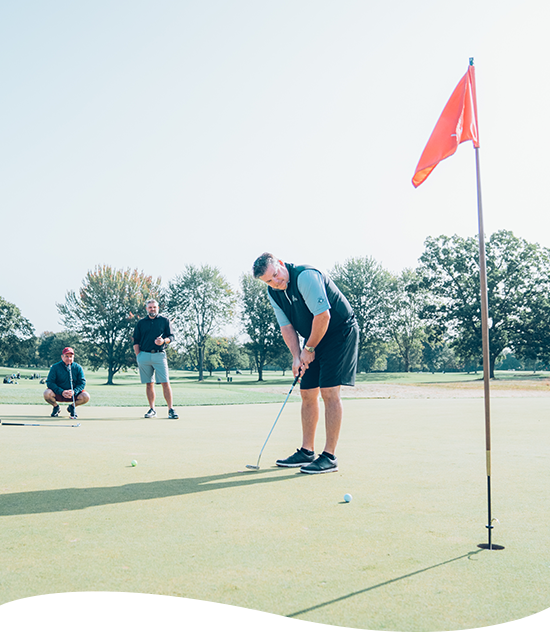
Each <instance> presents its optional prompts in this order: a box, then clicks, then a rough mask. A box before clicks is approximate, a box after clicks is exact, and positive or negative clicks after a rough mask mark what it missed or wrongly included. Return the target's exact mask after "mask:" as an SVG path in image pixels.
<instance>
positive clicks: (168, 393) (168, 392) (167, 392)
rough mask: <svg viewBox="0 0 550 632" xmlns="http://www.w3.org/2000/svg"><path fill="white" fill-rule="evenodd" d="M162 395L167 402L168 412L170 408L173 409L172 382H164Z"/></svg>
mask: <svg viewBox="0 0 550 632" xmlns="http://www.w3.org/2000/svg"><path fill="white" fill-rule="evenodd" d="M162 393H163V395H164V399H165V400H166V405H167V406H168V410H170V408H172V387H171V386H170V382H162Z"/></svg>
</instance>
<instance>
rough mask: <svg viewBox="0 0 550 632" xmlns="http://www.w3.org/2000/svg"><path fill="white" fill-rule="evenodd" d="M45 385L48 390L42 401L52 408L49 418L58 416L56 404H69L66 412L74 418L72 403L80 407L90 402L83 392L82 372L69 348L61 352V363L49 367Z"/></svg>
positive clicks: (84, 380)
mask: <svg viewBox="0 0 550 632" xmlns="http://www.w3.org/2000/svg"><path fill="white" fill-rule="evenodd" d="M46 384H47V386H48V388H47V389H46V390H45V391H44V399H45V400H46V401H47V402H48V404H51V405H52V406H53V410H52V412H51V417H58V416H59V412H60V410H61V409H60V407H59V404H58V402H65V403H68V402H69V405H68V406H67V412H68V413H69V415H70V416H71V417H73V418H74V417H77V414H76V411H75V409H74V406H73V401H74V403H75V405H76V406H82V405H83V404H87V403H88V402H89V401H90V396H89V395H88V393H87V392H86V391H85V390H84V387H85V386H86V378H85V377H84V370H83V369H82V367H81V366H80V364H77V363H76V362H75V361H74V351H73V349H71V347H65V348H64V349H63V351H62V352H61V361H60V362H56V363H55V364H53V365H52V366H51V368H50V372H49V373H48V377H47V378H46Z"/></svg>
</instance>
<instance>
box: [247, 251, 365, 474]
mask: <svg viewBox="0 0 550 632" xmlns="http://www.w3.org/2000/svg"><path fill="white" fill-rule="evenodd" d="M253 272H254V277H255V278H257V279H261V280H262V281H264V283H267V285H268V286H269V287H268V290H267V291H268V296H269V300H270V302H271V304H272V305H273V309H274V310H275V315H276V317H277V322H278V323H279V326H280V328H281V334H282V336H283V339H284V341H285V343H286V345H287V347H288V348H289V349H290V352H291V353H292V358H293V361H292V373H293V374H294V377H296V376H297V375H301V380H300V394H301V396H302V411H301V414H302V447H301V448H299V449H298V450H297V451H296V452H295V453H294V454H293V455H291V456H289V457H288V458H287V459H279V460H278V461H276V463H277V465H278V466H280V467H299V468H300V472H303V473H304V474H322V473H325V472H337V471H338V461H337V459H336V456H335V451H336V445H337V443H338V437H339V434H340V427H341V425H342V400H341V399H340V386H343V385H345V386H354V385H355V373H356V370H357V351H358V343H359V327H358V326H357V322H356V320H355V316H354V314H353V310H352V309H351V306H350V304H349V302H348V300H347V299H346V297H345V296H344V295H343V294H342V292H340V290H339V289H338V288H337V287H336V285H335V284H334V282H333V281H332V280H331V279H330V278H329V277H328V276H327V275H326V274H323V273H322V272H320V271H319V270H317V269H316V268H313V267H312V266H308V265H300V266H297V265H294V264H292V263H283V261H281V260H280V259H275V257H274V256H273V255H272V254H271V253H269V252H264V253H263V254H262V255H260V256H259V257H258V258H257V259H256V261H255V262H254V266H253ZM298 336H301V337H302V338H303V339H304V341H305V344H304V347H303V349H301V348H300V341H299V338H298ZM319 393H320V394H321V397H322V399H323V402H324V405H325V428H326V443H325V449H324V451H323V452H322V453H321V454H320V455H319V456H318V457H317V458H315V452H314V440H315V431H316V429H317V423H318V421H319V412H320V409H319Z"/></svg>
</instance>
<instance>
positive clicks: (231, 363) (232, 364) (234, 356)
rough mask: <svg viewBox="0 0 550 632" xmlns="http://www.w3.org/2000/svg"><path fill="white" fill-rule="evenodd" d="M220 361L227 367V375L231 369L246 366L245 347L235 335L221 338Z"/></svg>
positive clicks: (234, 369)
mask: <svg viewBox="0 0 550 632" xmlns="http://www.w3.org/2000/svg"><path fill="white" fill-rule="evenodd" d="M218 340H219V344H220V361H221V366H223V368H224V369H225V377H227V376H228V375H229V372H230V371H231V370H233V371H236V370H238V369H243V368H244V367H245V366H246V361H245V356H244V354H243V348H242V346H241V345H240V344H239V343H238V341H237V338H235V337H234V336H232V337H230V338H219V339H218Z"/></svg>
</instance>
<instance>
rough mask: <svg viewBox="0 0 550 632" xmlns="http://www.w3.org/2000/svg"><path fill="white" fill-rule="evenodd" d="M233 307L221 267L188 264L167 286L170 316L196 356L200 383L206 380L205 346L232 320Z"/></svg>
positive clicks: (231, 295)
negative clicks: (219, 268)
mask: <svg viewBox="0 0 550 632" xmlns="http://www.w3.org/2000/svg"><path fill="white" fill-rule="evenodd" d="M234 305H235V298H234V295H233V291H232V289H231V286H230V285H229V283H228V282H227V281H226V280H225V278H224V277H223V276H222V275H221V273H220V271H219V270H218V268H213V267H211V266H207V265H204V266H201V267H200V268H198V267H195V266H193V265H188V266H187V267H186V268H185V270H184V271H183V273H182V274H180V275H178V276H176V278H175V279H174V280H173V281H171V282H170V283H169V285H168V293H167V306H168V313H169V314H170V315H171V316H172V318H173V319H174V322H175V324H176V326H177V328H178V330H179V331H180V332H181V333H182V334H183V336H184V337H185V338H186V341H187V344H189V345H190V346H191V347H192V348H193V349H194V351H195V353H196V357H197V367H198V370H199V381H202V380H203V379H204V359H205V350H206V343H207V341H208V339H209V338H210V337H211V336H212V335H214V334H215V333H217V331H218V330H219V329H220V327H221V325H222V324H224V323H227V322H228V321H229V320H230V319H231V318H232V317H233V309H234ZM184 344H185V343H184Z"/></svg>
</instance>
